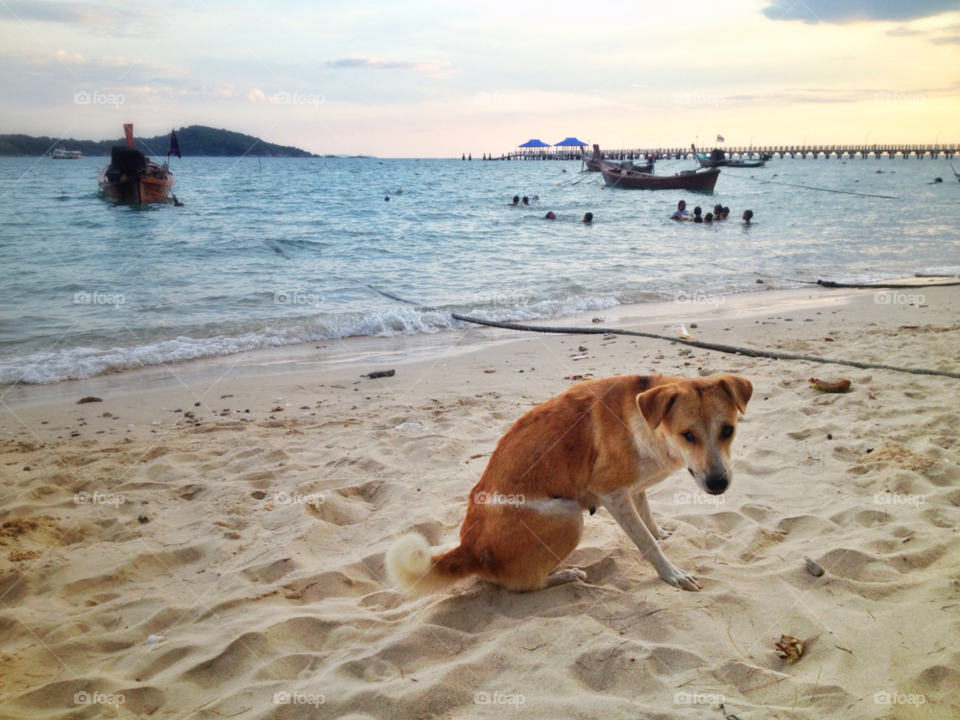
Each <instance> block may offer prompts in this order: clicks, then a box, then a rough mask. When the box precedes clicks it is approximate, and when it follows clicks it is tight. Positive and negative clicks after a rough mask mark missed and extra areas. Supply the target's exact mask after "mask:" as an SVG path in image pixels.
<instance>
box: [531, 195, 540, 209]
mask: <svg viewBox="0 0 960 720" xmlns="http://www.w3.org/2000/svg"><path fill="white" fill-rule="evenodd" d="M539 204H540V196H539V195H534V196H533V200H531V201H530V207H537V206H538V205H539Z"/></svg>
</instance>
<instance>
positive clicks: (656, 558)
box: [600, 488, 700, 590]
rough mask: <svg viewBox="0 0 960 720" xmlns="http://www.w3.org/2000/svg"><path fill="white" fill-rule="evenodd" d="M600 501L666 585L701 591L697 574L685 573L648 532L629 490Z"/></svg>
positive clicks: (625, 489) (624, 489)
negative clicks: (695, 575) (672, 561)
mask: <svg viewBox="0 0 960 720" xmlns="http://www.w3.org/2000/svg"><path fill="white" fill-rule="evenodd" d="M600 502H601V503H603V506H604V507H605V508H606V509H607V510H608V511H609V513H610V514H611V515H613V519H614V520H616V521H617V522H618V523H619V524H620V527H622V528H623V530H624V532H626V533H627V535H629V536H630V539H631V540H633V541H634V542H635V543H636V544H637V547H638V548H640V553H641V554H642V555H643V557H645V558H646V559H647V560H649V561H650V563H651V564H652V565H653V567H654V568H656V570H657V574H658V575H659V576H660V578H661V579H662V580H663V581H664V582H665V583H668V584H670V585H673V586H674V587H678V588H683V589H684V590H699V589H700V583H698V582H697V579H696V578H695V577H694V576H693V575H691V574H690V573H688V572H684V571H683V570H681V569H680V568H678V567H677V566H675V565H674V564H673V563H671V562H670V561H669V560H667V556H666V555H664V554H663V551H662V550H661V549H660V546H659V545H657V541H656V539H655V538H654V537H653V533H651V532H650V530H648V529H647V526H646V525H645V524H644V522H643V520H641V519H640V516H639V515H638V514H637V509H636V508H635V507H634V505H633V500H632V499H631V497H630V490H629V488H621V489H619V490H614V491H613V492H612V493H608V494H606V495H602V496H600Z"/></svg>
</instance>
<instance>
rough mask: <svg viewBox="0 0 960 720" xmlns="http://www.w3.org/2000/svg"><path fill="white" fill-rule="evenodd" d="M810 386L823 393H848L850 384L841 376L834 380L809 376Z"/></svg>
mask: <svg viewBox="0 0 960 720" xmlns="http://www.w3.org/2000/svg"><path fill="white" fill-rule="evenodd" d="M810 386H811V387H812V388H813V389H814V390H819V391H820V392H825V393H848V392H850V388H851V386H852V385H851V383H850V381H849V380H847V379H846V378H841V379H839V380H837V381H834V382H831V381H829V380H820V379H819V378H810Z"/></svg>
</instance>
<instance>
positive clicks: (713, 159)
mask: <svg viewBox="0 0 960 720" xmlns="http://www.w3.org/2000/svg"><path fill="white" fill-rule="evenodd" d="M690 148H691V149H692V150H693V156H694V157H695V158H696V159H697V162H698V163H700V167H702V168H716V167H728V168H759V167H763V166H764V165H766V164H767V161H766V160H765V159H764V158H760V159H759V160H731V159H728V158H727V156H726V154H725V153H724V152H723V150H721V149H720V148H714V149H713V150H711V151H710V154H709V155H707V154H705V153H701V152H697V146H696V145H693V144H691V145H690Z"/></svg>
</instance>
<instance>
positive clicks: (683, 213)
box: [670, 200, 690, 220]
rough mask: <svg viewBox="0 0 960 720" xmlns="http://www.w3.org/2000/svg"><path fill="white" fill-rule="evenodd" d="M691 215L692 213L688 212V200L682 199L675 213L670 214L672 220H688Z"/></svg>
mask: <svg viewBox="0 0 960 720" xmlns="http://www.w3.org/2000/svg"><path fill="white" fill-rule="evenodd" d="M688 217H690V213H688V212H687V201H686V200H681V201H680V202H678V203H677V209H676V210H674V211H673V215H671V216H670V219H671V220H686V219H687V218H688Z"/></svg>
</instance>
